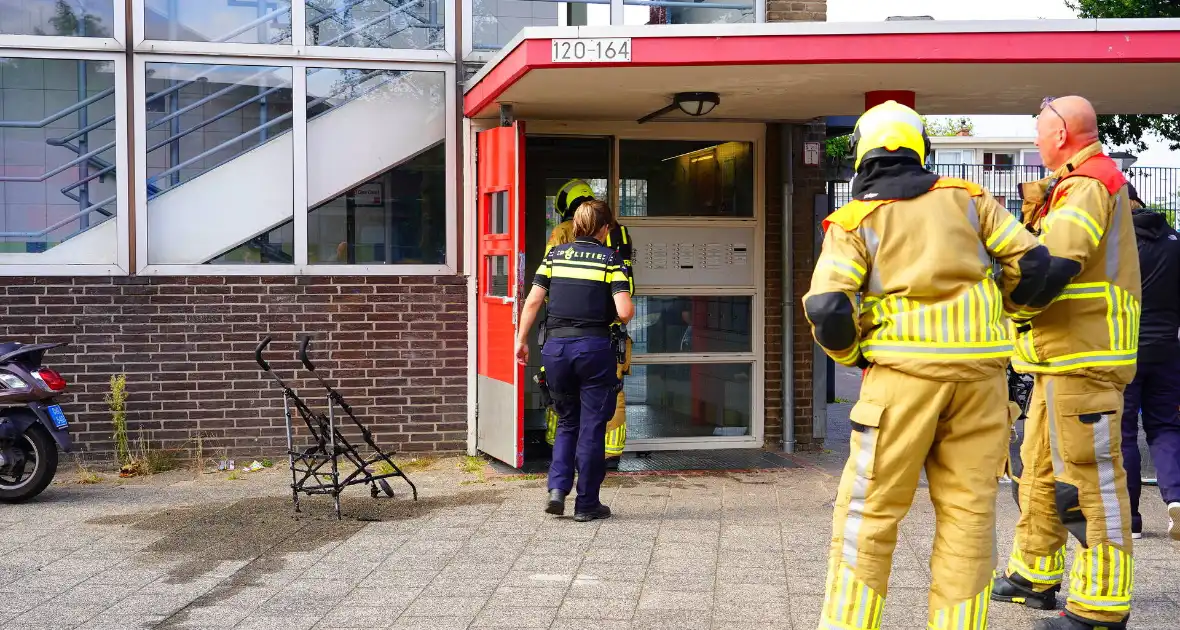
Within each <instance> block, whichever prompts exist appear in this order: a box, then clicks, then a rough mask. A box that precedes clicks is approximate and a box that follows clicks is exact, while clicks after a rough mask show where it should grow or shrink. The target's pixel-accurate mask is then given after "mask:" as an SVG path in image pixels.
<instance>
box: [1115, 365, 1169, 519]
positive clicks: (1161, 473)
mask: <svg viewBox="0 0 1180 630" xmlns="http://www.w3.org/2000/svg"><path fill="white" fill-rule="evenodd" d="M1178 407H1180V357H1173V358H1172V359H1171V360H1169V361H1165V362H1163V363H1140V364H1139V369H1138V370H1136V372H1135V380H1134V381H1132V382H1131V384H1130V385H1128V386H1127V390H1126V392H1124V394H1123V467H1124V468H1126V469H1127V490H1128V491H1129V493H1130V495H1131V529H1132V530H1133V531H1136V532H1141V531H1143V519H1142V517H1141V516H1140V515H1139V495H1140V492H1141V487H1142V484H1143V480H1142V478H1141V476H1140V474H1141V473H1140V470H1141V464H1140V461H1141V457H1140V453H1139V422H1138V421H1139V413H1140V412H1142V413H1143V431H1144V432H1145V433H1147V448H1148V449H1149V450H1150V451H1151V459H1152V461H1153V462H1155V474H1156V478H1157V479H1158V481H1159V488H1160V494H1161V495H1162V497H1163V499H1164V502H1165V503H1171V502H1173V501H1180V417H1178V414H1177V408H1178Z"/></svg>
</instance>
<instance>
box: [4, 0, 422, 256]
mask: <svg viewBox="0 0 1180 630" xmlns="http://www.w3.org/2000/svg"><path fill="white" fill-rule="evenodd" d="M234 1H235V0H228V2H229V3H232V2H234ZM367 1H368V0H347V2H345V3H344V4H343V6H341V7H339V9H336V8H333V7H332V6H331V5H326V4H324V3H321V2H309V3H308V8H309V9H311V10H313V11H315V12H316V13H318V14H317V15H309V16H308V18H307V26H308V27H314V26H317V25H319V24H322V23H324V22H327V21H333V22H336V23H338V24H339V25H340V26H341V27H342V28H344V29H345V30H343V31H342V32H340V33H339V34H337V35H335V36H333V37H332V38H331V39H328V40H326V41H324V42H320V43H319V44H318V45H321V46H331V45H335V44H338V43H340V42H342V41H345V40H346V39H348V38H350V37H353V36H358V37H361V38H363V39H365V40H366V41H368V42H369V43H371V44H373V45H375V46H382V45H383V42H382V40H381V39H379V38H377V37H375V36H373V35H372V34H369V33H367V32H366V31H367V30H368V29H369V28H371V27H372V26H374V25H376V24H378V23H380V22H381V21H383V20H390V19H392V18H395V17H398V16H401V15H404V16H406V17H407V18H408V19H407V21H406V23H405V24H403V25H401V27H400V28H398V29H396V30H394V31H392V32H390V33H388V34H386V35H385V37H386V38H388V37H391V36H393V35H396V34H397V33H399V32H401V31H403V30H405V29H407V28H443V26H442V25H441V24H433V23H430V21H428V20H426V19H424V18H422V17H420V16H417V15H414V14H412V13H409V11H411V10H412V9H414V8H415V7H418V6H422V5H425V4H429V5H433V4H434V0H408V1H405V2H398V0H381V1H382V2H384V3H385V4H387V5H388V6H389V10H388V11H386V12H384V13H382V14H381V15H379V16H376V17H374V18H370V19H366V20H364V21H363V22H361V23H359V24H357V23H353V21H352V19H351V18H350V17H348V16H347V15H344V16H342V15H341V13H345V14H347V13H348V11H349V10H350V9H352V8H354V7H356V6H358V5H360V4H362V3H365V2H367ZM289 11H290V7H289V6H288V7H282V8H279V9H275V10H269V11H265V12H262V9H260V15H259V16H258V17H257V18H255V19H254V20H251V21H250V22H249V23H247V24H244V25H242V26H239V27H236V28H235V29H234V30H232V31H230V32H227V33H225V34H223V35H221V36H220V37H217V38H215V39H214V41H219V42H224V41H229V40H232V39H233V38H235V37H237V36H238V35H240V34H242V33H244V32H246V31H248V30H250V29H251V28H256V27H258V26H261V25H262V24H265V23H266V22H268V21H271V20H274V19H275V18H277V17H279V16H281V15H282V14H284V13H286V12H289ZM431 18H432V19H433V18H434V16H433V15H432V16H431ZM285 36H286V35H285V34H280V35H279V36H278V37H277V38H274V40H273V41H274V42H276V43H277V42H278V41H282V39H283V38H285ZM79 63H85V62H79ZM219 67H221V68H223V67H225V66H215V67H211V68H208V69H206V70H204V71H202V72H200V73H198V74H197V75H196V76H194V77H191V78H189V79H185V80H181V81H175V82H174V83H173V84H172V85H170V86H168V87H167V88H166V89H164V90H162V91H160V92H157V93H154V94H151V95H150V96H148V97H147V98H146V99H145V102H146V103H147V104H148V105H149V106H150V105H152V104H156V103H159V102H160V101H161V100H162V99H169V101H170V103H169V105H170V107H168V109H169V110H170V111H169V113H167V114H165V115H164V116H161V117H160V118H157V119H155V120H151V121H149V122H148V123H147V125H146V129H147V130H149V131H150V130H154V129H158V128H160V127H161V126H163V125H168V126H169V127H168V135H167V136H166V137H165V138H164V139H162V140H159V141H156V142H153V143H152V144H151V145H149V146H148V147H147V153H148V154H151V153H153V152H155V151H158V150H160V149H163V148H165V147H167V148H168V149H169V159H168V162H167V163H168V167H167V168H165V169H164V170H163V171H161V172H159V173H156V174H154V175H152V176H151V177H149V178H148V182H147V194H148V199H149V200H151V199H154V198H156V197H158V196H159V195H161V194H163V193H164V192H167V191H168V190H170V189H172V188H175V187H176V186H179V185H181V184H182V183H183V182H182V178H181V171H182V170H184V169H189V168H191V167H193V166H194V165H196V164H198V163H201V162H202V161H204V160H205V159H206V158H208V157H210V156H212V155H215V154H217V153H218V152H221V151H224V150H225V149H227V148H230V147H232V146H234V145H235V144H238V143H240V142H242V141H243V140H246V139H249V138H251V137H257V138H258V142H256V143H250V144H249V145H248V146H244V147H243V148H242V149H241V150H239V151H235V152H233V154H232V155H230V156H229V157H227V158H225V159H223V160H220V161H218V162H217V163H216V164H213V165H211V166H206V167H203V168H200V169H199V172H198V173H197V174H196V175H193V176H192V177H195V176H197V175H199V174H201V173H205V172H208V171H209V170H212V169H214V168H217V167H218V166H221V165H222V164H225V163H226V162H228V161H230V160H233V159H235V158H237V157H238V156H240V155H242V154H243V153H245V152H246V151H249V150H252V149H254V148H257V147H258V146H261V145H262V144H264V143H266V142H268V141H269V140H272V139H274V138H277V137H280V136H282V135H283V134H285V133H286V132H287V131H288V130H282V131H280V132H279V133H273V129H274V128H275V127H276V126H278V125H282V124H284V123H287V122H288V121H290V120H291V117H292V116H291V114H290V113H289V112H288V113H285V114H282V115H280V116H277V117H274V118H268V116H267V113H268V112H267V109H268V107H267V106H268V103H267V99H268V98H269V97H272V96H274V95H275V94H276V93H277V92H280V91H282V90H283V89H289V88H290V82H287V83H286V85H282V84H280V85H277V86H270V87H265V86H260V87H259V91H258V93H257V94H255V95H252V96H251V97H250V98H247V99H244V100H242V101H240V102H235V103H233V104H231V105H229V106H227V107H225V108H223V109H220V110H219V111H218V112H217V113H214V114H212V115H209V116H207V117H204V118H202V119H201V120H200V121H198V122H196V123H195V124H193V125H192V126H190V127H188V128H187V129H181V128H180V121H181V117H182V116H184V115H185V114H190V113H192V112H195V111H201V108H203V107H205V106H207V105H210V104H216V103H217V102H218V101H219V100H221V99H224V98H225V97H227V96H229V95H231V94H232V92H233V91H235V90H238V89H240V88H241V87H242V85H241V82H239V83H235V84H231V85H227V86H226V87H224V88H222V89H219V90H216V91H215V92H213V93H211V94H208V95H205V96H202V97H201V98H199V99H197V100H196V101H194V102H192V103H189V104H187V105H185V106H183V107H180V106H179V101H180V99H179V96H180V93H181V91H182V90H184V89H185V88H187V87H190V86H193V85H195V84H197V83H200V82H202V81H208V79H209V77H210V76H211V75H212V74H214V73H215V72H216V71H217V69H218V68H219ZM84 70H85V69H84V68H80V71H79V94H80V95H84V94H85V93H86V91H87V87H86V83H85V81H86V79H85V77H86V73H85V71H84ZM321 70H323V69H320V68H317V69H313V70H310V71H309V74H315V73H317V72H320V71H321ZM273 72H274V69H273V68H267V69H265V70H261V71H259V72H257V73H254V74H252V75H250V76H248V77H246V79H244V80H243V81H244V82H249V81H253V80H258V79H262V78H263V77H265V76H266V75H268V74H271V73H273ZM379 75H383V76H381V78H380V80H379V81H372V79H373V78H375V77H378V76H379ZM403 75H404V72H399V71H388V70H366V71H362V72H361V74H359V75H358V76H357V77H356V78H355V79H354V80H353V81H352V82H348V83H344V84H342V85H340V86H334V88H333V90H332V91H331V92H329V93H328V94H327V95H324V96H321V97H318V98H314V99H309V100H308V102H307V105H306V107H307V109H308V120H311V119H313V118H315V117H317V116H319V115H322V114H323V113H326V112H327V111H330V110H331V109H334V108H335V107H339V106H341V105H344V104H345V103H348V102H351V101H352V100H355V99H357V98H361V97H363V96H365V95H366V94H369V93H370V92H372V91H374V90H377V89H380V88H382V87H383V86H385V85H387V84H389V83H390V82H392V81H398V80H400V79H401V78H402V77H403ZM358 85H363V88H362V89H360V90H357V89H356V87H357V86H358ZM411 87H412V84H411ZM415 89H416V88H415ZM346 93H347V94H346ZM114 94H115V88H113V87H112V88H107V89H104V90H102V91H100V92H98V93H96V94H93V95H91V96H87V97H86V98H82V99H80V100H79V101H78V102H77V103H74V104H73V105H70V106H69V107H65V108H63V109H61V110H59V111H57V112H55V113H53V114H50V115H49V116H46V117H45V118H43V119H41V120H35V121H5V120H0V129H44V128H47V127H48V126H49V125H51V124H53V123H55V122H57V121H60V120H62V119H63V118H65V117H67V116H70V115H73V114H77V115H78V116H79V128H78V129H77V130H75V131H71V132H70V133H68V134H66V135H64V136H61V137H57V138H48V139H46V141H45V142H46V144H48V145H50V146H53V147H59V148H63V149H66V150H68V151H70V152H71V153H72V154H73V155H75V156H76V157H75V158H74V159H71V160H69V161H67V162H66V163H64V164H61V165H59V166H56V167H54V168H52V169H48V170H46V171H45V172H44V173H42V174H40V175H33V176H15V175H0V182H3V183H16V184H20V183H40V182H45V181H47V180H49V179H50V178H52V177H55V176H57V175H60V174H61V173H64V172H66V171H69V170H70V169H77V170H78V171H79V174H78V178H77V179H76V180H74V181H72V182H70V183H68V184H66V185H65V186H62V187H61V189H60V191H59V192H60V193H61V194H62V195H63V196H64V197H66V198H67V199H70V200H71V201H73V202H75V203H77V204H78V210H77V211H76V212H73V213H71V214H70V215H68V216H66V217H63V218H61V219H58V220H57V221H55V222H53V223H52V224H49V225H47V226H45V227H44V228H41V229H36V230H24V231H20V230H9V231H0V239H25V240H27V241H33V242H31V243H29V247H30V251H34V250H36V249H37V247H36V246H37V245H38V244H39V245H40V246H41V248H42V249H43V248H44V246H45V245H46V243H45V241H46V240H48V239H46V237H47V236H49V235H50V234H53V233H55V232H57V231H58V230H60V229H61V228H63V227H65V226H68V225H70V224H71V223H74V224H76V225H77V227H78V229H77V230H75V231H73V232H71V233H69V234H67V235H64V236H60V237H58V236H57V235H55V240H61V241H64V240H66V239H68V238H71V237H73V236H76V235H78V234H80V233H82V232H84V231H86V230H87V229H89V228H91V227H94V226H95V225H98V224H100V223H102V222H104V221H106V220H107V219H109V218H110V217H112V216H114V215H115V208H114V205H115V203H116V201H117V196H116V195H110V196H107V197H106V198H104V199H102V200H100V201H97V202H95V201H91V192H92V190H91V188H92V185H93V184H94V183H95V182H96V181H97V182H100V183H101V182H105V181H106V180H107V179H108V178H110V177H114V176H116V170H117V169H116V165H115V164H113V163H111V162H109V161H107V160H105V159H103V158H102V157H100V156H101V155H102V154H103V153H105V152H107V151H110V150H112V149H114V148H115V146H116V143H115V142H108V143H105V144H103V145H102V146H99V147H97V148H92V147H91V146H90V138H91V135H92V134H93V133H95V132H97V131H100V130H101V129H102V128H103V127H106V126H107V125H110V124H111V123H114V122H115V121H116V116H115V115H109V116H105V117H103V118H102V119H100V120H97V121H95V122H89V121H88V117H87V115H86V113H87V108H88V107H90V106H92V105H95V104H97V103H99V102H101V101H102V100H103V99H107V98H111V97H113V96H114ZM342 95H346V98H345V99H344V100H342V101H339V102H335V103H334V102H333V101H334V100H336V99H338V98H339V97H340V96H342ZM251 106H258V107H259V124H257V125H255V126H254V127H253V128H252V129H249V130H246V131H243V132H241V133H239V134H237V135H235V136H234V138H232V139H230V140H226V141H224V142H221V143H219V144H218V145H217V146H215V147H213V148H211V149H206V150H204V151H201V152H200V153H199V154H197V155H195V156H193V157H189V158H187V159H181V153H180V146H181V141H182V140H184V139H185V138H187V137H190V136H192V135H193V134H195V133H197V132H200V131H201V130H203V129H205V128H207V127H208V126H209V125H212V124H214V123H216V122H218V121H220V120H223V119H225V118H227V117H228V116H231V115H233V114H235V113H237V112H240V111H242V110H243V109H246V108H248V107H251ZM313 109H316V110H318V111H315V112H314V113H313V111H312V110H313ZM192 177H189V178H188V179H192ZM165 180H166V181H165ZM96 215H97V216H98V217H99V219H98V220H97V221H94V220H92V219H93V217H94V216H96ZM38 239H40V242H39V243H38V242H37V241H38ZM259 245H260V246H262V244H261V243H260V244H259ZM272 254H274V255H276V256H278V257H280V258H282V257H283V256H286V257H289V255H286V254H282V255H281V256H279V254H281V252H272Z"/></svg>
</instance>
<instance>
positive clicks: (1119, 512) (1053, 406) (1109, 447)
mask: <svg viewBox="0 0 1180 630" xmlns="http://www.w3.org/2000/svg"><path fill="white" fill-rule="evenodd" d="M1123 388H1124V386H1122V385H1118V384H1115V383H1108V382H1104V381H1097V380H1093V379H1089V378H1081V377H1077V376H1055V375H1043V374H1038V375H1036V384H1035V385H1034V386H1033V393H1032V399H1031V401H1030V402H1029V413H1028V420H1026V422H1025V426H1024V444H1023V445H1022V447H1021V449H1020V459H1021V461H1022V462H1023V463H1024V470H1023V471H1021V474H1020V480H1019V483H1020V485H1019V488H1018V501H1019V504H1020V520H1019V521H1018V522H1017V523H1016V540H1015V542H1014V543H1013V545H1012V556H1011V558H1009V560H1008V574H1009V575H1011V574H1019V575H1021V576H1022V577H1024V578H1025V579H1026V580H1028V581H1029V582H1031V583H1032V584H1033V586H1034V588H1036V590H1039V591H1046V590H1049V589H1052V588H1054V587H1056V586H1058V585H1059V584H1061V582H1062V579H1063V577H1064V573H1065V550H1064V547H1065V543H1066V540H1067V539H1068V537H1069V534H1073V535H1074V538H1076V539H1077V541H1078V544H1077V547H1076V549H1075V551H1074V559H1073V570H1072V571H1071V572H1070V580H1069V600H1068V602H1067V604H1066V608H1068V610H1069V611H1070V612H1071V613H1073V614H1075V615H1078V616H1079V617H1084V618H1086V619H1090V620H1093V621H1098V622H1114V623H1118V622H1119V621H1122V620H1123V619H1124V618H1126V616H1127V615H1128V614H1130V612H1131V590H1132V586H1133V585H1134V579H1133V573H1134V562H1133V560H1132V559H1131V510H1130V500H1129V498H1128V495H1127V475H1126V472H1125V471H1124V470H1123V456H1122V451H1121V444H1122V430H1121V428H1120V421H1121V420H1122V413H1123Z"/></svg>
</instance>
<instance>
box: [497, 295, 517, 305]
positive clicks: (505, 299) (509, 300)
mask: <svg viewBox="0 0 1180 630" xmlns="http://www.w3.org/2000/svg"><path fill="white" fill-rule="evenodd" d="M500 303H501V304H516V298H514V297H501V298H500Z"/></svg>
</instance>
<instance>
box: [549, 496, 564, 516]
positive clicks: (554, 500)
mask: <svg viewBox="0 0 1180 630" xmlns="http://www.w3.org/2000/svg"><path fill="white" fill-rule="evenodd" d="M565 497H566V493H564V492H562V491H561V490H550V491H549V503H548V504H547V505H545V513H546V514H553V515H555V516H561V515H562V514H565Z"/></svg>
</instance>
